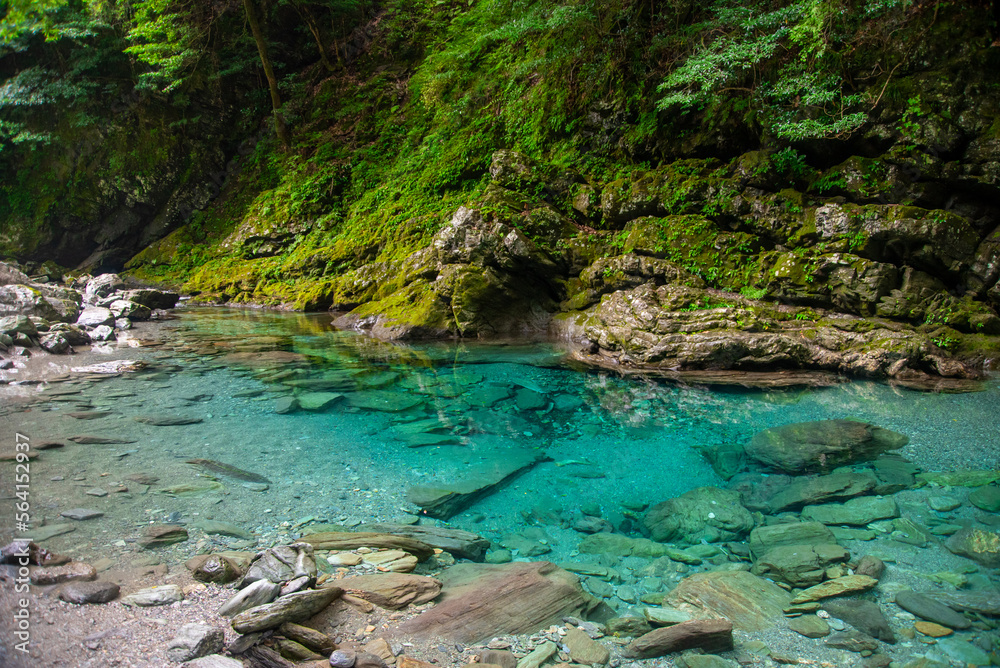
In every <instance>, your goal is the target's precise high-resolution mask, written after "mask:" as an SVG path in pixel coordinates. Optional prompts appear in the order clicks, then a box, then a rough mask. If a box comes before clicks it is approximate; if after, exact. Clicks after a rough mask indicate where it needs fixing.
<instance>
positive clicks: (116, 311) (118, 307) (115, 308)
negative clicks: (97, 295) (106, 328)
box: [108, 299, 150, 320]
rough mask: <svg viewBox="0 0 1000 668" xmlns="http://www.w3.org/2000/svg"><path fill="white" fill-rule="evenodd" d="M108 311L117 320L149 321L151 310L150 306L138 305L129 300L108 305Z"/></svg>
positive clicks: (121, 300)
mask: <svg viewBox="0 0 1000 668" xmlns="http://www.w3.org/2000/svg"><path fill="white" fill-rule="evenodd" d="M108 310H109V311H111V313H112V314H113V315H114V316H115V318H128V319H129V320H149V316H150V310H149V307H148V306H143V305H142V304H137V303H135V302H132V301H128V300H127V299H118V300H115V301H113V302H111V303H110V304H109V305H108Z"/></svg>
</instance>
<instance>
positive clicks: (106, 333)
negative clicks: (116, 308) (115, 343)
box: [87, 325, 115, 342]
mask: <svg viewBox="0 0 1000 668" xmlns="http://www.w3.org/2000/svg"><path fill="white" fill-rule="evenodd" d="M87 337H88V338H89V339H90V340H91V341H98V342H100V341H111V340H113V339H114V338H115V330H114V329H112V327H111V325H98V326H97V327H94V328H93V329H92V330H90V331H89V332H87Z"/></svg>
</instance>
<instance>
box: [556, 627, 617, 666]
mask: <svg viewBox="0 0 1000 668" xmlns="http://www.w3.org/2000/svg"><path fill="white" fill-rule="evenodd" d="M562 641H563V644H565V645H566V648H567V649H568V650H569V656H570V658H571V659H572V660H573V661H575V662H576V663H580V664H583V665H585V666H593V665H599V666H603V665H605V664H606V663H607V662H608V661H609V660H610V659H611V652H610V650H608V648H607V647H605V646H604V645H602V644H601V643H599V642H597V641H596V640H594V639H592V638H591V637H590V636H589V635H587V634H586V632H584V631H581V630H580V629H578V628H573V627H571V628H568V629H566V635H564V636H563V637H562Z"/></svg>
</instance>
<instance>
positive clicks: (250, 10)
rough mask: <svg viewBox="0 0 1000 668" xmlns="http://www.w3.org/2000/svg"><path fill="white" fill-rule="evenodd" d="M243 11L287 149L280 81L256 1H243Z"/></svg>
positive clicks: (288, 142)
mask: <svg viewBox="0 0 1000 668" xmlns="http://www.w3.org/2000/svg"><path fill="white" fill-rule="evenodd" d="M243 9H245V10H246V14H247V21H248V22H249V23H250V32H252V33H253V39H254V41H255V42H257V51H258V52H259V53H260V62H261V65H263V66H264V76H266V77H267V85H268V88H270V89H271V108H272V109H273V113H274V131H275V133H276V134H277V135H278V141H280V142H281V145H282V146H283V147H285V148H288V147H289V145H290V144H291V142H290V141H289V138H288V128H287V127H285V118H284V116H282V115H281V93H280V92H278V80H277V79H276V78H275V76H274V68H273V67H272V66H271V57H270V56H269V55H267V42H266V41H264V33H263V32H261V30H260V21H259V20H258V19H257V8H256V7H254V0H243Z"/></svg>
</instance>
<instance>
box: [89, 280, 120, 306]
mask: <svg viewBox="0 0 1000 668" xmlns="http://www.w3.org/2000/svg"><path fill="white" fill-rule="evenodd" d="M123 287H125V281H123V280H122V279H121V277H120V276H119V275H118V274H100V275H99V276H95V277H93V278H91V279H90V280H89V281H87V285H86V287H85V288H84V289H83V301H84V302H86V303H87V304H96V303H97V302H98V301H99V300H100V299H102V298H103V297H107V296H109V295H111V294H112V293H113V292H115V291H116V290H118V289H120V288H123Z"/></svg>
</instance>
